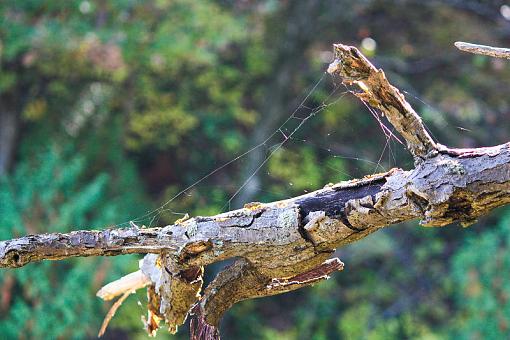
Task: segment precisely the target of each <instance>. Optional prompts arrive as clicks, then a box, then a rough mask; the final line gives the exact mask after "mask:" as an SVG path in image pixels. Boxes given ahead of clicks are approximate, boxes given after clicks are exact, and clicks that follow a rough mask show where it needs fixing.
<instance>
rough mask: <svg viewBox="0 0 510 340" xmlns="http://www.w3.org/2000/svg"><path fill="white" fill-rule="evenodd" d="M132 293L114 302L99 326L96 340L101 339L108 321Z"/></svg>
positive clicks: (125, 294) (126, 293) (128, 292)
mask: <svg viewBox="0 0 510 340" xmlns="http://www.w3.org/2000/svg"><path fill="white" fill-rule="evenodd" d="M134 292H135V291H134V290H131V291H127V292H125V293H124V295H122V296H121V297H120V298H119V299H118V300H117V301H115V303H114V304H113V305H112V307H111V308H110V310H109V311H108V313H107V314H106V316H105V317H104V320H103V324H102V325H101V329H100V330H99V333H98V334H97V337H98V338H100V337H102V336H103V335H104V332H106V327H108V324H109V323H110V321H111V320H112V318H113V317H114V315H115V312H117V309H119V307H120V306H121V305H122V303H123V302H124V300H126V299H127V297H128V296H129V295H130V294H132V293H134Z"/></svg>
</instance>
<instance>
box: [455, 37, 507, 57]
mask: <svg viewBox="0 0 510 340" xmlns="http://www.w3.org/2000/svg"><path fill="white" fill-rule="evenodd" d="M455 47H457V48H458V49H459V50H461V51H464V52H469V53H474V54H482V55H488V56H489V57H494V58H506V59H510V48H503V47H492V46H486V45H478V44H471V43H467V42H462V41H457V42H456V43H455Z"/></svg>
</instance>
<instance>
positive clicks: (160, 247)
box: [0, 44, 510, 339]
mask: <svg viewBox="0 0 510 340" xmlns="http://www.w3.org/2000/svg"><path fill="white" fill-rule="evenodd" d="M335 53H336V59H335V61H334V62H333V63H332V64H331V65H330V68H329V72H330V73H332V74H337V75H340V76H341V77H342V81H343V82H344V84H346V85H351V84H356V85H358V86H359V87H360V89H361V90H362V91H363V92H362V93H357V96H358V97H359V98H360V99H361V100H363V101H364V102H365V103H367V104H368V105H371V106H373V107H374V108H377V109H379V110H380V111H381V112H383V113H384V114H385V115H386V116H387V117H388V120H389V121H390V123H391V124H393V126H394V127H395V128H396V130H397V131H398V132H399V133H400V134H401V135H402V136H403V137H404V138H405V140H406V142H407V145H408V148H409V150H410V151H411V153H412V154H413V155H414V156H415V159H416V167H415V168H414V169H412V170H409V171H404V170H401V169H393V170H391V171H389V172H386V173H382V174H378V175H374V176H367V177H365V178H362V179H357V180H352V181H348V182H341V183H337V184H335V185H328V186H327V187H325V188H323V189H320V190H316V191H314V192H311V193H309V194H306V195H302V196H298V197H294V198H291V199H287V200H283V201H278V202H272V203H266V204H263V203H250V204H247V205H245V207H244V208H243V209H239V210H234V211H230V212H227V213H224V214H219V215H215V216H210V217H200V216H198V217H194V218H191V219H187V220H182V221H179V222H178V223H176V224H174V225H169V226H166V227H164V228H152V229H140V228H136V227H134V228H128V229H109V230H103V231H76V232H72V233H68V234H46V235H32V236H26V237H22V238H19V239H14V240H9V241H3V242H0V267H4V268H15V267H20V266H23V265H25V264H28V263H30V262H34V261H40V260H44V259H49V260H59V259H65V258H68V257H74V256H111V255H121V254H128V253H142V254H148V255H146V256H145V258H144V260H143V261H142V263H141V267H140V270H141V272H140V273H139V274H133V277H135V278H136V277H137V278H138V279H140V278H143V277H145V278H148V281H150V284H149V286H148V295H149V306H148V310H149V318H148V320H147V322H146V325H147V330H148V331H149V333H150V334H153V332H154V331H155V330H156V329H157V328H158V327H159V326H158V324H159V320H164V321H165V323H166V324H167V325H168V327H169V329H170V331H171V332H175V331H177V327H178V326H179V325H181V324H182V323H183V322H184V321H185V320H186V317H187V316H188V315H189V313H191V312H193V313H194V314H195V315H196V318H197V319H196V320H195V321H194V323H193V325H195V326H196V327H197V329H195V330H193V334H194V337H196V338H200V339H204V338H216V337H217V336H219V333H218V331H217V329H218V328H217V327H218V323H219V321H220V319H221V317H222V315H223V314H224V313H225V312H226V311H227V310H228V309H229V308H230V307H231V306H232V305H233V304H234V303H236V302H238V301H241V300H243V299H250V298H255V297H262V296H270V295H274V294H278V293H283V292H286V291H289V290H292V289H297V288H300V287H302V286H305V285H309V284H313V283H315V282H318V281H320V280H323V279H326V278H327V277H328V274H330V273H332V272H334V271H336V270H340V269H341V268H343V264H342V263H341V262H340V261H339V260H332V261H331V260H330V261H328V258H329V257H330V256H331V254H332V253H333V252H334V250H335V249H336V248H338V247H341V246H343V245H346V244H350V243H353V242H355V241H357V240H359V239H362V238H364V237H366V236H367V235H369V234H370V233H373V232H375V231H377V230H379V229H380V228H383V227H385V226H388V225H391V224H395V223H398V222H402V221H409V220H414V219H420V220H421V224H422V225H425V226H444V225H447V224H450V223H453V222H460V223H461V224H462V225H464V226H467V225H469V224H471V223H474V222H475V221H476V219H477V218H478V217H479V216H482V215H484V214H486V213H488V212H489V211H491V210H492V209H494V208H496V207H499V206H502V205H505V204H508V203H510V144H503V145H499V146H494V147H488V148H478V149H449V148H446V147H444V146H441V145H439V144H436V143H434V141H433V140H432V139H431V138H430V136H429V135H428V133H427V132H426V130H425V127H424V126H423V123H422V122H421V119H420V117H419V116H418V115H417V114H416V112H415V111H414V110H413V109H412V108H411V106H410V105H409V104H408V103H407V102H406V101H405V98H404V96H402V94H400V92H399V91H398V90H397V89H396V88H395V87H393V86H392V85H391V84H389V82H388V81H387V79H386V78H385V76H384V73H383V72H382V70H378V69H376V68H375V67H374V66H373V65H372V64H371V63H370V62H369V61H368V60H367V59H366V58H365V57H364V56H363V55H362V54H361V53H360V52H359V51H358V50H357V49H356V48H354V47H349V46H345V45H340V44H338V45H335ZM229 258H238V260H237V261H236V262H235V263H234V264H233V265H232V266H231V267H229V268H226V269H224V270H223V271H222V272H220V273H219V274H218V276H217V277H216V279H215V280H213V282H211V284H210V285H209V286H208V287H207V288H206V289H205V290H204V291H203V295H201V291H202V289H201V288H202V282H203V280H202V275H203V267H204V266H207V265H209V264H212V263H214V262H218V261H222V260H225V259H229ZM133 277H129V278H128V279H125V280H123V279H121V280H120V282H118V283H117V284H114V285H113V287H114V288H115V289H113V290H109V289H108V290H107V291H108V293H105V294H104V295H103V294H101V295H103V296H107V297H109V296H112V295H115V294H117V293H118V292H120V291H121V290H122V289H118V287H119V286H123V285H124V283H126V282H129V284H128V285H127V286H129V285H131V286H133V287H134V286H136V284H134V285H133V282H138V283H140V282H144V284H145V281H144V280H145V279H142V280H138V279H137V280H133V281H132V280H131V278H133ZM107 287H108V286H107ZM110 288H111V287H110Z"/></svg>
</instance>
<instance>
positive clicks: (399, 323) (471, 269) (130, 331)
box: [0, 0, 510, 339]
mask: <svg viewBox="0 0 510 340" xmlns="http://www.w3.org/2000/svg"><path fill="white" fill-rule="evenodd" d="M457 40H462V41H468V42H476V43H482V44H488V45H494V46H506V47H508V46H510V6H509V5H507V4H505V1H490V0H487V1H483V0H479V1H476V0H466V1H458V0H446V1H434V0H430V1H419V0H414V1H413V0H394V1H389V0H388V1H383V0H362V1H340V0H334V1H333V0H326V1H315V0H312V1H276V0H224V1H213V0H201V1H185V0H168V1H165V0H155V1H139V0H125V1H119V0H112V1H78V0H68V1H58V0H47V1H39V0H24V1H14V0H13V1H2V2H1V3H0V231H1V233H0V235H1V238H2V239H8V238H12V237H18V236H22V235H25V234H30V233H43V232H65V231H70V230H74V229H84V228H105V227H108V226H113V225H120V226H125V224H122V223H124V222H126V221H129V220H136V221H137V223H138V224H140V225H141V224H145V225H147V226H148V225H164V224H168V223H171V222H172V221H174V220H176V219H177V218H180V217H182V215H183V213H190V215H195V216H196V215H199V214H200V215H205V214H215V213H219V212H221V211H225V210H228V209H229V208H236V207H239V206H242V204H243V203H245V202H249V201H262V202H264V201H272V200H277V199H284V198H287V197H291V196H295V195H298V194H301V193H304V192H306V191H307V190H308V191H309V190H313V189H317V188H320V187H322V186H323V185H324V184H326V183H328V182H335V181H339V180H346V179H350V178H354V177H360V176H363V175H365V174H371V173H374V172H380V171H383V170H385V169H389V168H391V167H394V166H397V167H402V168H404V169H410V168H412V167H413V164H412V160H411V159H410V157H409V156H408V155H407V153H406V151H405V150H404V149H403V147H402V146H401V145H400V144H399V143H398V142H396V141H395V140H394V139H392V140H390V141H387V139H386V138H385V135H384V133H383V132H382V130H381V127H380V126H379V124H378V122H377V121H376V120H375V119H374V117H373V116H372V115H371V114H370V112H369V111H368V110H367V108H366V107H364V106H363V105H362V104H360V102H359V101H358V100H357V99H356V98H354V96H353V95H351V94H349V93H347V94H345V93H343V92H345V89H344V88H342V87H339V88H338V86H336V85H335V80H334V79H331V78H330V77H329V76H328V75H324V71H325V69H326V67H327V65H328V63H329V62H330V61H331V57H332V53H331V52H332V43H335V42H342V43H345V44H352V45H355V46H358V47H360V48H361V49H362V51H363V52H364V53H365V54H366V55H367V56H369V57H370V58H371V60H373V62H374V63H375V64H376V65H377V66H378V67H382V68H384V70H385V72H386V74H387V76H388V77H389V79H390V80H391V81H392V82H393V83H394V84H395V85H396V86H397V87H399V88H401V89H402V90H404V91H405V92H404V93H405V95H406V98H407V99H408V101H409V102H411V103H412V104H413V105H414V107H415V109H416V110H417V111H418V112H419V113H420V114H421V115H422V117H423V119H424V121H425V123H426V124H427V126H428V128H429V129H430V130H431V132H432V134H433V135H434V138H436V139H437V140H438V141H440V142H441V143H442V144H447V145H449V146H455V147H474V146H486V145H494V144H498V143H503V142H507V141H508V140H509V139H510V99H509V98H510V97H509V89H510V64H509V62H508V61H505V60H496V59H490V58H486V57H482V56H474V55H470V54H466V53H462V52H459V51H457V50H456V49H455V48H454V47H453V42H454V41H457ZM315 85H316V87H315V88H314V86H315ZM309 93H310V96H309V97H308V99H307V101H306V102H305V103H304V104H303V106H299V103H300V102H301V101H302V100H303V98H304V97H305V96H306V95H307V94H309ZM340 97H341V99H339V98H340ZM322 104H324V107H325V108H324V109H323V110H321V111H320V112H318V113H317V114H315V115H313V114H312V112H313V111H312V110H313V108H315V107H318V106H320V105H322ZM296 108H299V110H298V111H297V112H296V115H295V117H296V118H292V119H290V120H289V121H288V122H287V123H286V124H285V125H284V126H281V124H283V123H284V122H285V120H286V119H287V118H288V117H289V116H290V115H291V114H292V112H293V111H294V109H296ZM310 115H311V117H310V119H308V120H307V121H306V123H305V124H303V126H302V127H301V128H300V129H299V130H298V131H297V132H296V133H295V134H294V135H293V136H292V138H291V139H289V140H288V141H286V143H284V144H283V145H282V147H281V148H279V149H278V150H276V151H275V149H276V147H277V146H278V143H281V142H282V140H283V139H284V138H285V137H288V136H289V134H290V132H292V130H293V129H294V128H295V127H296V126H297V125H298V124H299V123H300V122H301V120H300V118H304V117H308V116H310ZM254 146H258V147H257V148H255V149H254V150H252V151H251V152H249V153H248V154H246V155H245V156H243V157H241V158H239V159H238V160H236V161H235V162H233V163H231V164H229V165H228V166H226V167H224V168H222V169H221V170H219V171H217V172H215V173H214V174H212V175H211V176H209V177H207V178H206V179H204V180H203V181H202V182H200V183H198V184H197V185H195V186H193V187H192V188H190V189H189V190H187V191H186V192H185V193H184V194H182V195H179V196H178V197H177V198H176V199H174V200H173V201H171V202H170V203H169V204H167V205H165V209H164V210H163V209H162V210H161V211H160V212H162V213H157V214H149V215H148V216H144V218H143V219H141V220H137V218H138V217H140V216H143V215H144V214H146V212H147V211H151V210H153V209H156V208H158V207H160V206H161V205H163V204H164V203H165V202H167V201H168V200H169V199H170V198H172V197H174V196H175V195H176V194H177V193H179V192H180V191H181V190H183V189H185V188H186V187H188V186H190V185H192V184H193V183H195V182H196V181H197V180H199V179H200V178H202V177H203V176H204V175H206V174H208V173H210V172H211V171H213V170H214V169H216V168H218V167H219V166H220V165H222V164H224V163H226V162H228V161H230V160H233V159H234V158H235V157H236V156H237V155H240V154H243V153H244V152H246V151H248V150H250V149H251V148H252V147H254ZM273 151H275V152H273ZM272 152H273V155H272V157H271V158H270V159H269V160H268V161H267V162H265V163H264V160H265V159H266V157H267V156H268V155H269V154H270V153H272ZM259 167H260V169H259V171H256V170H257V168H259ZM252 174H254V175H253V177H252V178H251V180H250V181H248V182H246V181H247V179H248V178H249V177H250V176H251V175H252ZM243 184H246V185H243ZM509 223H510V210H509V209H501V210H498V211H496V212H495V213H493V214H491V215H490V216H488V217H487V218H484V219H483V220H480V221H479V223H477V224H475V225H473V226H471V227H470V228H469V229H465V230H463V229H461V228H460V227H459V226H450V227H446V228H442V229H440V230H439V229H428V228H421V227H417V224H418V222H415V223H410V224H405V225H400V226H397V227H392V228H388V229H387V230H384V231H381V232H378V233H376V234H375V235H372V236H371V237H369V238H367V239H365V240H363V241H362V242H359V243H357V244H354V245H351V246H349V247H346V248H343V249H341V250H340V251H339V254H338V256H339V257H340V258H341V259H342V260H343V261H344V262H345V263H346V269H345V270H344V271H343V272H341V273H338V274H335V275H334V277H333V278H332V279H331V280H329V281H327V282H324V283H321V284H319V285H317V286H316V287H313V288H308V289H303V290H300V291H296V292H293V293H290V294H285V295H282V296H276V297H272V298H265V299H261V300H251V301H246V302H244V303H240V304H239V305H236V306H235V307H234V308H233V309H232V310H231V312H230V313H228V315H227V317H226V318H225V320H224V322H223V325H222V335H223V337H224V338H225V339H337V338H345V339H391V338H422V339H443V338H458V339H496V338H506V336H508V334H510V275H509V272H510V256H509V254H510V225H509ZM138 259H139V257H137V256H124V257H115V258H83V259H72V260H67V261H63V262H44V263H37V264H31V265H28V266H27V267H25V268H22V269H19V270H3V271H2V272H1V274H0V334H2V338H4V339H15V338H18V339H69V338H76V339H87V338H95V337H96V334H97V331H98V329H99V327H100V324H101V321H102V319H103V317H104V315H105V313H106V311H107V309H108V307H109V306H108V305H106V304H104V303H102V302H101V301H100V300H99V299H98V298H96V297H95V296H94V294H95V292H96V291H97V289H98V288H100V287H101V286H102V285H103V284H105V283H107V282H109V281H110V280H113V279H116V278H118V277H120V276H122V275H125V274H127V273H128V272H130V271H133V270H136V269H137V265H138V263H137V260H138ZM212 274H213V273H212V272H211V273H209V275H212ZM144 303H145V296H144V293H143V292H139V293H138V294H137V295H134V296H131V297H130V298H129V299H128V300H127V301H126V302H125V303H124V305H123V306H122V307H121V309H120V310H119V312H118V313H117V315H116V317H115V318H114V319H113V322H112V324H111V325H110V328H109V330H108V332H107V333H106V335H105V337H106V339H114V338H115V339H120V338H125V339H143V338H145V337H146V334H145V333H144V331H143V330H142V323H141V322H140V315H141V314H142V313H143V311H144V308H143V304H144ZM140 304H141V305H140ZM158 337H159V338H169V337H172V336H170V335H168V334H167V333H166V332H165V331H164V330H161V331H160V333H159V334H158ZM176 337H177V338H181V339H184V338H186V337H187V331H186V328H185V327H184V328H183V329H182V330H181V331H180V332H179V333H178V334H177V335H176Z"/></svg>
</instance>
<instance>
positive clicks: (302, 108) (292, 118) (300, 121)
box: [115, 72, 404, 227]
mask: <svg viewBox="0 0 510 340" xmlns="http://www.w3.org/2000/svg"><path fill="white" fill-rule="evenodd" d="M326 75H327V72H323V73H322V75H321V76H320V77H319V79H318V80H317V81H316V82H315V83H314V84H313V85H312V86H311V87H310V88H309V89H307V90H305V92H304V96H303V98H302V100H301V101H300V102H299V104H298V105H297V107H296V108H295V109H294V110H293V111H292V112H291V113H290V115H289V116H287V118H286V119H285V120H284V121H283V123H282V124H281V125H280V126H279V127H278V128H276V129H275V130H274V131H273V132H272V133H270V134H269V135H268V136H267V137H266V138H265V139H264V140H263V141H262V142H261V143H259V144H257V145H254V146H252V147H251V148H249V149H248V150H246V151H244V152H243V153H241V154H238V155H236V156H234V157H233V158H232V159H231V160H229V161H228V162H226V163H224V164H222V165H220V166H218V167H217V168H215V169H213V170H212V171H210V172H208V173H206V174H205V175H204V176H202V177H200V178H199V179H198V180H196V181H195V182H193V183H192V184H190V185H188V186H187V187H185V188H184V189H182V190H180V191H179V192H177V193H176V194H175V195H173V196H172V197H171V198H169V199H168V200H167V201H165V202H164V203H163V204H162V205H160V206H159V207H158V208H156V209H153V210H150V211H148V212H146V213H145V214H143V215H142V216H139V217H137V218H135V219H132V220H129V221H126V222H122V223H119V224H116V225H115V226H117V227H122V226H126V225H135V226H136V225H137V224H143V223H147V224H148V227H151V226H152V225H153V224H155V222H156V224H157V223H158V222H159V219H160V217H161V215H162V214H163V213H164V212H169V213H171V214H174V215H177V216H185V215H186V213H183V212H177V211H173V209H172V208H171V204H172V203H173V202H175V201H176V200H177V199H179V198H180V197H182V196H183V195H188V194H189V192H190V191H191V190H192V189H194V188H195V187H197V186H198V185H200V184H201V183H203V182H205V181H206V180H207V179H209V178H210V177H212V176H213V175H215V174H217V173H219V172H221V171H222V170H224V169H225V168H227V167H228V166H230V165H232V164H234V163H236V162H238V161H240V160H242V159H244V158H246V157H247V156H248V155H250V154H251V153H252V152H254V151H255V150H258V149H260V148H264V147H265V148H267V149H268V151H269V153H268V154H267V156H266V157H265V158H264V159H263V160H262V161H261V162H260V163H259V165H258V166H257V167H256V168H255V170H254V171H253V172H252V173H251V174H250V175H249V176H248V177H247V178H246V179H245V180H244V181H243V183H242V184H241V185H240V186H238V187H237V189H236V190H235V192H234V193H233V194H232V195H231V196H230V198H229V199H228V200H227V202H226V203H225V205H224V206H223V208H222V210H223V211H225V209H227V208H228V210H230V208H231V204H232V201H233V200H234V199H235V198H236V197H237V196H238V195H239V193H240V192H241V191H242V190H243V189H244V188H245V187H246V185H247V184H248V183H250V181H251V180H252V179H253V178H254V177H255V176H256V175H257V174H258V173H259V172H260V171H261V169H262V168H263V167H264V166H265V165H266V164H267V163H268V162H269V161H270V159H271V158H272V157H273V156H274V155H275V154H276V153H277V152H278V151H280V150H281V149H282V148H283V146H284V145H286V144H287V143H289V142H294V143H305V144H307V145H308V146H311V147H313V148H316V149H319V150H322V151H326V152H327V153H328V154H329V155H330V157H332V158H336V159H344V160H350V161H356V162H363V163H366V164H370V165H372V166H373V173H376V172H377V171H385V170H386V168H385V167H383V166H382V165H381V164H382V159H383V157H384V155H385V153H387V154H388V164H390V166H391V164H392V163H393V164H395V163H396V159H395V155H394V153H393V151H392V148H393V146H392V143H393V141H397V142H398V143H400V144H402V145H404V143H402V141H401V140H400V139H399V138H398V137H397V136H395V134H394V133H393V132H394V131H393V129H390V128H388V127H387V126H386V125H385V124H384V123H383V121H382V119H381V117H382V115H381V114H380V113H379V112H377V110H375V109H374V108H372V107H370V106H368V105H367V104H366V103H363V104H364V105H365V107H366V109H367V110H368V111H369V112H370V114H371V115H372V116H373V117H374V118H375V119H376V121H377V123H378V124H379V126H380V128H381V130H382V132H383V133H384V136H385V139H386V142H385V145H384V147H383V149H382V151H381V153H380V156H379V158H378V160H377V162H374V161H371V160H369V159H365V158H362V157H357V156H349V155H347V156H346V155H342V154H339V153H337V152H335V151H333V150H332V149H331V148H330V147H328V146H324V145H320V144H317V143H314V142H312V141H309V140H308V139H303V138H299V137H298V136H297V133H298V131H300V129H301V128H302V127H303V126H304V125H305V124H306V123H307V122H308V121H310V120H311V119H313V118H314V117H315V116H317V115H318V114H320V113H321V112H323V111H324V110H327V109H329V108H330V107H331V106H332V105H334V104H336V103H337V102H339V101H340V100H342V99H343V98H344V96H345V95H347V94H354V93H355V91H354V90H352V89H350V88H348V87H347V86H346V85H344V84H342V83H341V82H339V83H337V82H336V81H335V79H334V78H333V84H334V87H333V89H332V90H331V91H330V93H329V94H328V95H327V96H326V98H325V99H324V100H322V102H321V103H320V104H319V105H317V106H313V107H310V106H308V105H307V103H308V101H309V100H310V97H311V96H312V95H313V94H314V93H315V92H316V91H317V89H318V88H319V86H320V84H322V83H323V81H324V79H325V78H326ZM340 86H343V87H344V89H345V91H342V92H340V93H339V91H338V90H339V88H340ZM292 123H294V125H295V126H292ZM329 135H331V134H328V136H329ZM275 137H276V138H279V141H278V142H277V143H274V144H271V145H269V143H270V142H271V140H272V139H274V138H275ZM286 152H287V151H286ZM318 162H319V163H322V162H320V161H318ZM322 164H323V163H322ZM324 165H325V166H328V165H326V164H324ZM329 167H330V166H329ZM333 170H337V171H339V172H341V173H342V174H343V175H345V176H347V177H348V178H353V176H351V175H349V174H348V173H345V172H343V171H342V170H340V169H333ZM257 190H259V191H265V192H271V193H275V192H274V191H268V190H266V189H264V188H257ZM276 194H278V195H279V196H286V195H285V193H281V192H278V193H276Z"/></svg>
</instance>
